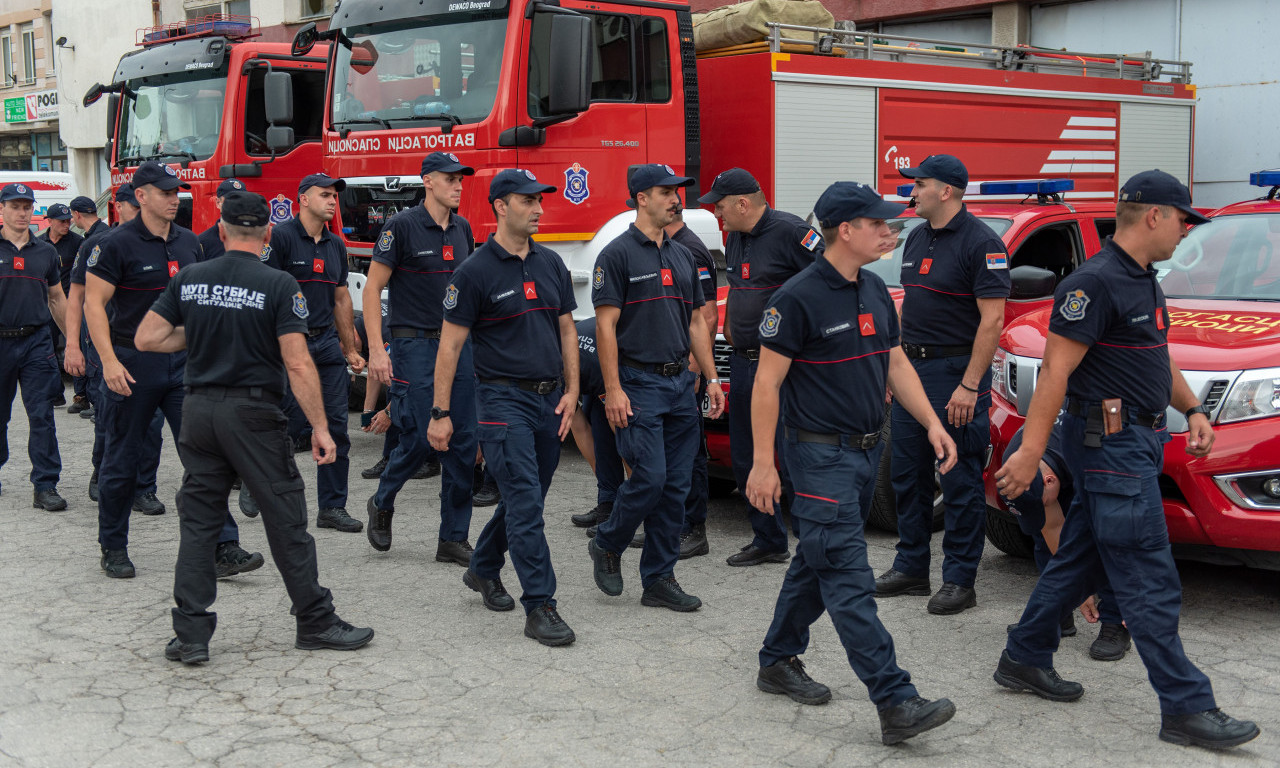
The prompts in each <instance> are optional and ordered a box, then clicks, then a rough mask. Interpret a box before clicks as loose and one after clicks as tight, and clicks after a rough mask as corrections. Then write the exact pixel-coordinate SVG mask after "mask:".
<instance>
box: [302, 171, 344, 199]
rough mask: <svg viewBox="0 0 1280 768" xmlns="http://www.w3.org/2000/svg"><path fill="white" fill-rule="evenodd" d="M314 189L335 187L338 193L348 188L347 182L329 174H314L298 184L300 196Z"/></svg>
mask: <svg viewBox="0 0 1280 768" xmlns="http://www.w3.org/2000/svg"><path fill="white" fill-rule="evenodd" d="M312 187H333V188H334V189H335V190H337V191H338V192H341V191H342V190H344V189H346V188H347V182H345V181H343V180H342V179H335V178H333V177H332V176H330V175H329V174H327V173H313V174H311V175H310V176H306V177H304V178H303V179H302V181H300V182H298V194H299V195H301V194H302V193H303V192H306V191H307V190H308V189H311V188H312Z"/></svg>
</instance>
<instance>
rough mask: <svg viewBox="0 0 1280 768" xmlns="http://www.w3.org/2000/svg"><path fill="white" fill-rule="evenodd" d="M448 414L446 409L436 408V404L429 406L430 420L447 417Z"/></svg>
mask: <svg viewBox="0 0 1280 768" xmlns="http://www.w3.org/2000/svg"><path fill="white" fill-rule="evenodd" d="M448 416H449V412H448V411H446V410H444V409H443V408H437V407H436V406H434V405H433V406H431V419H432V421H435V420H436V419H444V418H448Z"/></svg>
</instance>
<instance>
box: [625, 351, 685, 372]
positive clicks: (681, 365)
mask: <svg viewBox="0 0 1280 768" xmlns="http://www.w3.org/2000/svg"><path fill="white" fill-rule="evenodd" d="M688 356H689V353H688V352H686V353H684V355H682V359H681V360H679V361H677V362H674V363H642V362H640V361H639V360H633V359H631V358H629V357H623V356H622V355H619V356H618V363H619V364H620V365H625V366H627V367H628V368H635V369H636V370H637V371H644V372H645V373H656V374H658V375H660V376H679V375H680V374H682V373H684V372H685V371H687V370H689V361H688V359H687V358H688Z"/></svg>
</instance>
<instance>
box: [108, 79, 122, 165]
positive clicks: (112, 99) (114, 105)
mask: <svg viewBox="0 0 1280 768" xmlns="http://www.w3.org/2000/svg"><path fill="white" fill-rule="evenodd" d="M119 111H120V94H118V93H113V94H111V95H110V96H108V97H107V141H113V140H114V139H115V137H116V114H117V113H118V112H119ZM108 157H110V155H108Z"/></svg>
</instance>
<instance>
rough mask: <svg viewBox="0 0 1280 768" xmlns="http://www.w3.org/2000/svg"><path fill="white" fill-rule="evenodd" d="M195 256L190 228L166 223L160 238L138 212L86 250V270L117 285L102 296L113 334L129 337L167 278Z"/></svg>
mask: <svg viewBox="0 0 1280 768" xmlns="http://www.w3.org/2000/svg"><path fill="white" fill-rule="evenodd" d="M199 260H200V241H199V240H197V239H196V236H195V235H194V234H192V233H191V230H189V229H186V228H185V227H180V226H178V225H177V224H170V225H169V236H168V237H167V238H160V237H157V236H156V235H153V234H151V232H150V231H149V230H148V229H147V228H146V225H144V224H143V223H142V216H137V217H135V218H134V219H133V221H130V222H129V223H128V224H122V225H120V227H118V228H117V231H116V232H115V233H114V234H113V235H112V236H111V237H106V238H103V239H102V240H100V241H99V242H98V244H97V245H95V246H94V247H93V249H92V250H91V251H90V252H89V259H88V261H86V262H85V265H86V266H87V268H88V271H89V274H92V275H96V276H97V277H99V278H102V279H103V280H105V281H107V282H108V283H110V284H111V285H114V286H115V288H116V290H115V294H114V295H112V297H111V300H110V301H108V302H107V319H108V321H109V322H110V324H111V334H112V336H114V337H116V338H117V339H122V338H123V339H129V340H130V343H132V339H133V335H134V334H135V333H136V332H137V330H138V325H139V324H140V323H141V322H142V318H143V317H144V316H145V315H146V314H147V310H148V309H150V308H151V304H152V303H153V302H154V301H155V300H156V297H157V296H159V295H160V292H161V291H163V290H164V289H165V286H167V285H168V284H169V278H171V277H173V276H174V275H176V274H177V273H178V270H180V269H182V268H183V267H186V266H189V265H191V264H195V263H196V262H197V261H199ZM228 342H230V338H229V339H228Z"/></svg>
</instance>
